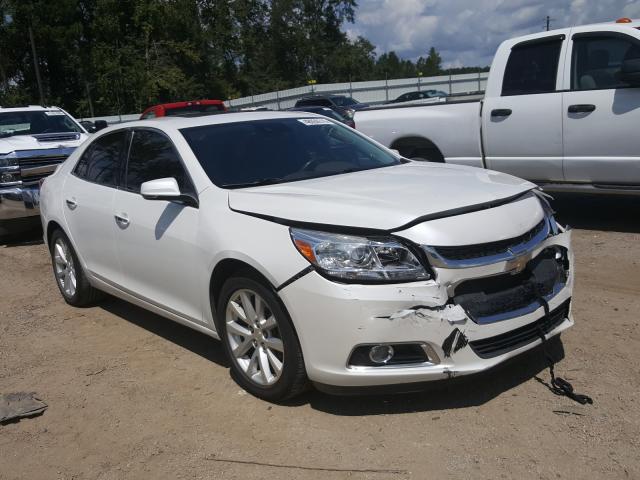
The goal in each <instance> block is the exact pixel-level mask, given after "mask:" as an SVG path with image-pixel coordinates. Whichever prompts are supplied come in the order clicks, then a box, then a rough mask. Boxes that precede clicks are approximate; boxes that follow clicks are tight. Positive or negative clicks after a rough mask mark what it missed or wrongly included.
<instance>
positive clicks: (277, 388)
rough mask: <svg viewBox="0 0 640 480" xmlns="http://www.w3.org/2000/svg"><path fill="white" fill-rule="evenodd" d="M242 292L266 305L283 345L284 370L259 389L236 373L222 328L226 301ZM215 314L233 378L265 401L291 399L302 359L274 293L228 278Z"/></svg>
mask: <svg viewBox="0 0 640 480" xmlns="http://www.w3.org/2000/svg"><path fill="white" fill-rule="evenodd" d="M242 289H248V290H253V291H254V292H256V293H257V294H258V295H260V296H261V297H262V299H263V300H264V301H265V302H267V305H268V307H269V309H270V310H271V312H272V313H274V314H275V316H276V318H277V320H278V329H279V331H280V335H281V337H282V343H283V344H284V367H283V370H282V374H281V376H280V378H279V379H278V380H277V382H276V383H274V384H273V385H269V386H260V385H258V384H256V383H253V382H252V381H251V380H249V379H248V378H247V376H246V375H245V374H244V372H242V371H241V370H240V367H239V366H238V364H237V363H236V360H235V359H234V357H233V353H232V352H231V347H230V346H229V341H228V339H227V329H226V326H227V325H226V307H227V302H228V301H229V298H231V296H232V295H233V294H234V293H235V292H236V291H238V290H242ZM216 313H217V317H218V322H217V326H218V332H219V334H220V340H221V341H222V344H223V345H224V349H225V351H226V353H227V355H228V358H229V364H230V368H231V375H232V376H233V379H234V380H235V381H236V382H237V383H238V384H239V385H240V386H241V387H242V388H244V389H245V390H247V391H248V392H249V393H251V394H252V395H255V396H257V397H259V398H262V399H265V400H270V401H278V400H283V399H286V398H288V397H289V396H291V395H290V393H292V392H293V390H294V389H295V386H296V383H297V382H298V380H299V372H300V369H302V370H304V361H303V359H302V350H301V348H300V343H299V341H298V337H297V335H296V332H295V329H294V327H293V323H292V321H291V318H290V316H289V314H288V313H287V311H286V309H285V307H284V305H282V303H281V301H280V299H279V298H278V296H277V294H276V293H275V292H274V291H273V290H272V289H271V288H267V287H265V286H264V285H263V284H262V283H260V282H258V281H256V280H255V279H252V278H247V277H232V278H230V279H228V280H227V281H226V282H225V283H224V285H223V286H222V289H221V291H220V296H219V299H218V306H217V311H216Z"/></svg>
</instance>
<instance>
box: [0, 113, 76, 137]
mask: <svg viewBox="0 0 640 480" xmlns="http://www.w3.org/2000/svg"><path fill="white" fill-rule="evenodd" d="M69 132H81V130H80V127H78V125H76V123H75V122H74V121H73V120H72V119H71V118H69V117H68V116H67V115H66V114H65V113H64V112H62V111H60V110H39V111H24V112H20V111H16V112H3V113H0V137H11V136H14V135H36V134H39V133H69Z"/></svg>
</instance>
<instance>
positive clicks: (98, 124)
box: [93, 120, 109, 132]
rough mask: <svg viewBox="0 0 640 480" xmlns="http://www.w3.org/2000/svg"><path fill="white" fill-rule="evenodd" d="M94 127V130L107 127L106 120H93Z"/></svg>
mask: <svg viewBox="0 0 640 480" xmlns="http://www.w3.org/2000/svg"><path fill="white" fill-rule="evenodd" d="M93 125H94V128H95V130H94V131H95V132H97V131H100V130H102V129H103V128H107V127H108V126H109V124H108V123H107V121H106V120H96V121H95V122H93Z"/></svg>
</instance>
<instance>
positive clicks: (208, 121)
mask: <svg viewBox="0 0 640 480" xmlns="http://www.w3.org/2000/svg"><path fill="white" fill-rule="evenodd" d="M309 116H312V117H320V118H323V117H322V116H321V115H317V114H315V113H305V112H276V111H260V112H229V113H222V114H219V115H204V116H199V117H157V118H149V119H147V120H135V121H133V122H127V123H121V124H118V125H113V126H111V127H109V128H106V129H105V130H102V131H104V132H109V131H113V130H118V129H121V128H135V127H155V128H160V129H161V130H162V129H166V130H173V129H175V130H181V129H183V128H191V127H201V126H204V125H220V124H226V123H238V122H251V121H256V120H272V119H278V118H304V117H309Z"/></svg>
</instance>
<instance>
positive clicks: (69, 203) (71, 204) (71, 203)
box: [65, 198, 78, 210]
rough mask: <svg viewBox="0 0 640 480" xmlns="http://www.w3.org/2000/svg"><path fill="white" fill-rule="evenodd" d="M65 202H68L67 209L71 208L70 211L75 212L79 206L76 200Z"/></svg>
mask: <svg viewBox="0 0 640 480" xmlns="http://www.w3.org/2000/svg"><path fill="white" fill-rule="evenodd" d="M65 202H67V207H69V210H75V209H76V207H77V206H78V203H77V202H76V200H75V198H67V199H66V200H65Z"/></svg>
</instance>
